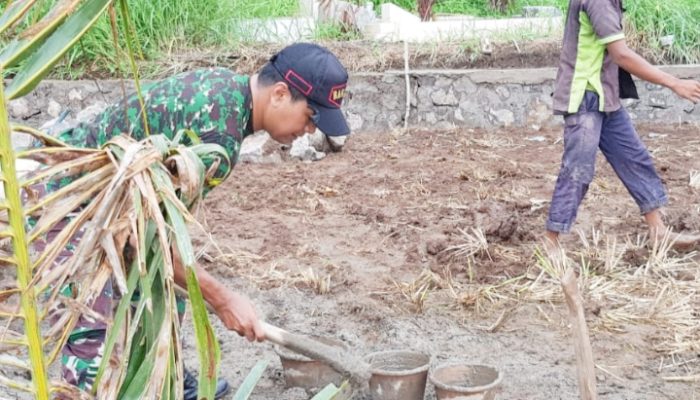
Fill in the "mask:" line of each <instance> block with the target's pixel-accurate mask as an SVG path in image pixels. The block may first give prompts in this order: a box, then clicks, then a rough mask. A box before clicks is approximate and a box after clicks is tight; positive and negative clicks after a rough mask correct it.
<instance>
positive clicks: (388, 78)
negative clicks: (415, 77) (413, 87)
mask: <svg viewBox="0 0 700 400" xmlns="http://www.w3.org/2000/svg"><path fill="white" fill-rule="evenodd" d="M382 82H384V83H394V82H396V75H393V74H386V75H384V76H383V77H382Z"/></svg>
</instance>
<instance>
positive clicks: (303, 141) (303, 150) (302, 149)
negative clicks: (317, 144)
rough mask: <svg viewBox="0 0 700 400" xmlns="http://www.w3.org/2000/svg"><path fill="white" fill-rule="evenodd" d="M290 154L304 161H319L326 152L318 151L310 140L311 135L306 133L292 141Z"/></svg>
mask: <svg viewBox="0 0 700 400" xmlns="http://www.w3.org/2000/svg"><path fill="white" fill-rule="evenodd" d="M289 155H290V156H291V157H294V158H298V159H300V160H302V161H318V160H321V159H322V158H324V157H325V156H326V153H324V152H321V151H317V150H316V149H315V148H314V147H313V146H312V145H311V141H310V140H309V135H304V136H302V137H300V138H297V139H296V140H295V141H294V142H292V148H291V149H289Z"/></svg>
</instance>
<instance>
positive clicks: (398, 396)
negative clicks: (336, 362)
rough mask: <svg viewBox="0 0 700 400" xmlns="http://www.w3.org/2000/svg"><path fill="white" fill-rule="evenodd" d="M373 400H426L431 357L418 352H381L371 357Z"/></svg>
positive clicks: (369, 360) (368, 360)
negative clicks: (426, 385) (424, 398)
mask: <svg viewBox="0 0 700 400" xmlns="http://www.w3.org/2000/svg"><path fill="white" fill-rule="evenodd" d="M365 361H366V362H367V363H368V364H369V365H370V368H371V372H372V377H371V378H370V380H369V389H370V393H371V394H372V399H373V400H423V396H424V395H425V384H426V382H427V380H428V369H429V368H430V356H429V355H427V354H424V353H420V352H415V351H403V350H393V351H382V352H377V353H372V354H369V355H367V356H366V357H365Z"/></svg>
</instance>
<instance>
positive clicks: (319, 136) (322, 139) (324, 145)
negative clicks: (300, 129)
mask: <svg viewBox="0 0 700 400" xmlns="http://www.w3.org/2000/svg"><path fill="white" fill-rule="evenodd" d="M306 136H308V140H309V145H310V146H311V147H313V148H314V149H316V151H322V152H327V151H328V150H330V145H329V144H328V141H327V140H326V135H325V134H324V133H323V132H321V131H320V130H318V129H316V132H314V133H311V134H307V135H306Z"/></svg>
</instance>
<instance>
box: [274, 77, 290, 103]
mask: <svg viewBox="0 0 700 400" xmlns="http://www.w3.org/2000/svg"><path fill="white" fill-rule="evenodd" d="M289 96H291V93H289V87H288V86H287V84H286V83H284V82H276V83H275V84H274V85H272V89H271V90H270V103H272V104H273V105H279V104H282V103H284V102H285V100H286V99H287V98H288V97H289Z"/></svg>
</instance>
